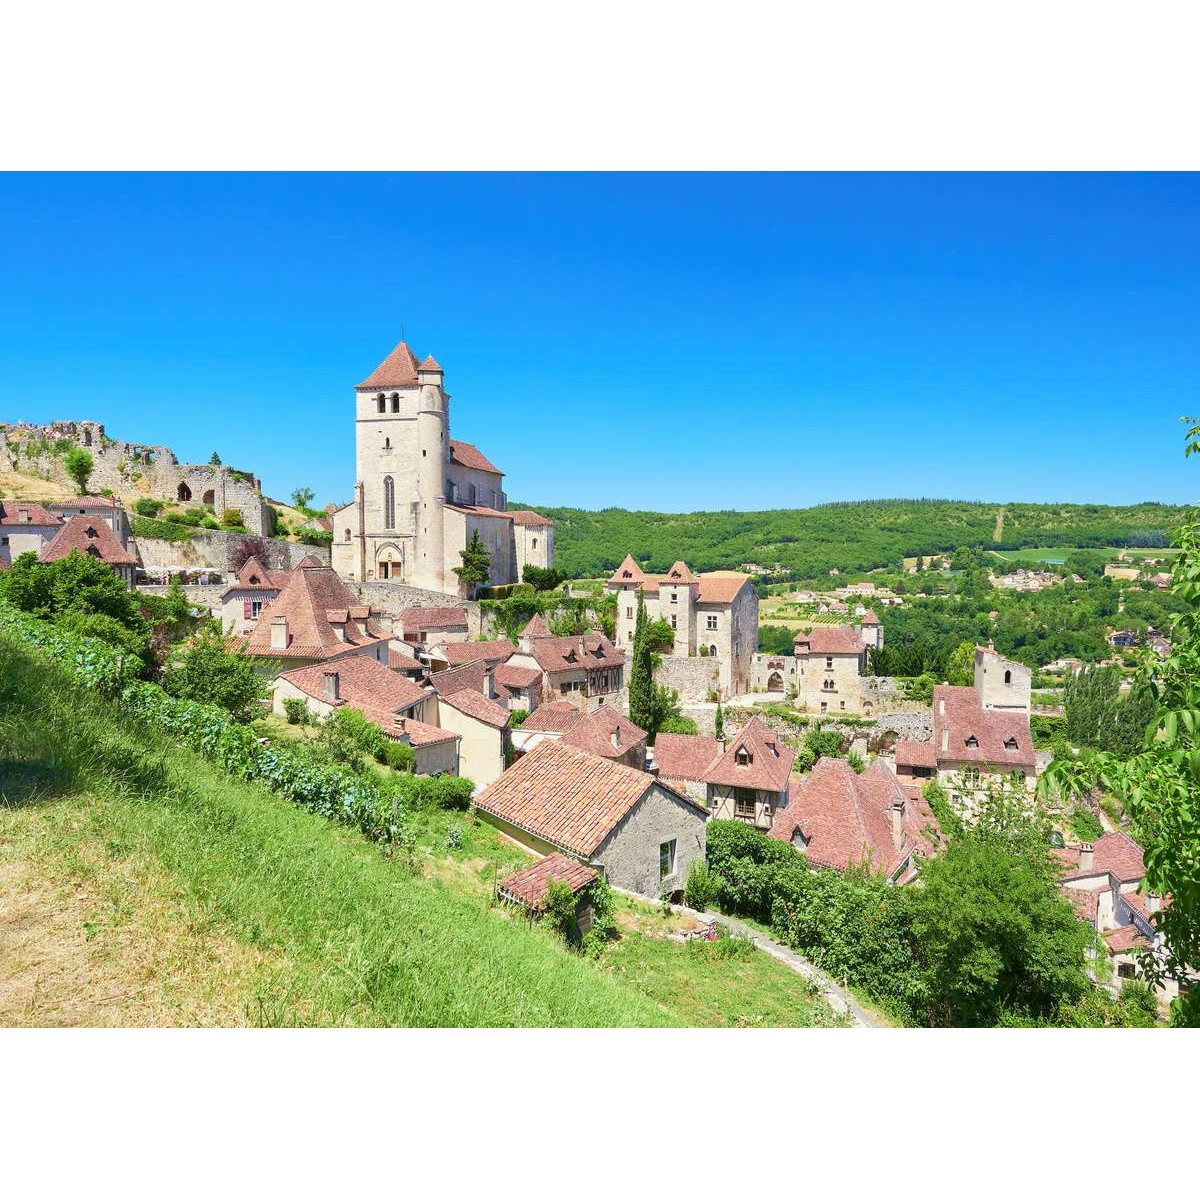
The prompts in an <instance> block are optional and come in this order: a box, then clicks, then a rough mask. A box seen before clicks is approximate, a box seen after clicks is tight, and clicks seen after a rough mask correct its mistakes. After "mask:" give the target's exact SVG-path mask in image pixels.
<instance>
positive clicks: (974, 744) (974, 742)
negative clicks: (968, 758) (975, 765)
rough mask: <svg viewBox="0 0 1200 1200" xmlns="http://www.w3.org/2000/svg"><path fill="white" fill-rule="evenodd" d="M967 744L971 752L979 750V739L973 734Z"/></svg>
mask: <svg viewBox="0 0 1200 1200" xmlns="http://www.w3.org/2000/svg"><path fill="white" fill-rule="evenodd" d="M966 744H967V747H968V748H969V749H971V750H978V749H979V739H978V738H977V737H976V736H975V735H974V734H973V733H972V734H971V735H970V736H969V737H968V738H967V742H966Z"/></svg>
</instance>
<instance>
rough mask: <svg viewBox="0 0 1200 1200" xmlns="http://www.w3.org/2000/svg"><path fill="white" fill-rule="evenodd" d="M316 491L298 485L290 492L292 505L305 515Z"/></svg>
mask: <svg viewBox="0 0 1200 1200" xmlns="http://www.w3.org/2000/svg"><path fill="white" fill-rule="evenodd" d="M314 495H316V493H315V492H314V491H313V490H312V488H310V487H299V488H297V489H296V490H295V491H294V492H293V493H292V507H293V508H298V509H299V510H300V511H301V512H302V513H305V515H307V510H308V506H309V505H310V504H311V503H312V499H313V496H314Z"/></svg>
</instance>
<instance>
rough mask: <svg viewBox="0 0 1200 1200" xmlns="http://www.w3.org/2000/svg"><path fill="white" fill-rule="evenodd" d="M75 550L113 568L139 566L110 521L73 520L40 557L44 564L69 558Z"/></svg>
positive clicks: (93, 518)
mask: <svg viewBox="0 0 1200 1200" xmlns="http://www.w3.org/2000/svg"><path fill="white" fill-rule="evenodd" d="M72 550H78V551H79V553H80V554H86V555H88V556H89V557H90V558H98V559H100V560H101V562H106V563H110V564H111V565H113V566H125V567H128V566H136V565H137V559H136V558H134V557H133V555H132V554H130V553H129V551H128V550H126V549H125V547H124V546H122V545H121V543H120V542H119V541H118V540H117V535H116V534H115V533H113V531H112V530H111V529H110V528H109V524H108V522H107V521H104V520H102V519H101V518H100V517H84V516H75V517H70V518H69V519H68V520H67V522H66V524H65V525H63V527H62V528H61V529H60V530H59V531H58V532H57V533H56V534H55V535H54V536H53V537H52V538H51V539H50V541H48V542H47V543H46V544H45V545H44V546H43V547H42V549H41V552H40V553H39V554H38V558H39V559H41V561H42V562H56V561H57V560H58V559H60V558H66V557H67V555H68V554H70V553H71V551H72Z"/></svg>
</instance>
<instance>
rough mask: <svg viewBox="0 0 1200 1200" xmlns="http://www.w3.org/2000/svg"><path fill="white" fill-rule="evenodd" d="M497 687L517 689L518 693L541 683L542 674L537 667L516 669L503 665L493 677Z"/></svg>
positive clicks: (507, 664) (509, 665)
mask: <svg viewBox="0 0 1200 1200" xmlns="http://www.w3.org/2000/svg"><path fill="white" fill-rule="evenodd" d="M492 678H493V679H495V681H496V686H497V687H506V688H515V689H517V690H518V691H519V690H522V689H524V688H529V687H532V686H533V685H534V684H535V683H540V682H541V679H542V673H541V671H539V670H538V669H537V667H514V666H512V665H511V664H510V663H501V664H500V665H499V666H498V667H497V668H496V670H495V672H494V673H493V675H492Z"/></svg>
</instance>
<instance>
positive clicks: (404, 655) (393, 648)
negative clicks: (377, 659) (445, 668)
mask: <svg viewBox="0 0 1200 1200" xmlns="http://www.w3.org/2000/svg"><path fill="white" fill-rule="evenodd" d="M420 665H421V660H420V659H419V658H417V654H416V651H415V650H413V649H412V647H411V646H409V645H408V644H407V643H406V642H397V641H394V640H393V641H392V642H390V643H389V644H388V666H389V667H390V668H391V669H392V670H393V671H411V670H413V669H414V668H416V667H419V666H420ZM442 673H443V674H445V672H442Z"/></svg>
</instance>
